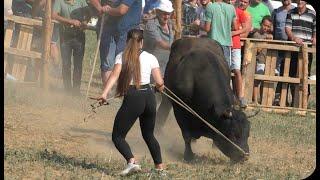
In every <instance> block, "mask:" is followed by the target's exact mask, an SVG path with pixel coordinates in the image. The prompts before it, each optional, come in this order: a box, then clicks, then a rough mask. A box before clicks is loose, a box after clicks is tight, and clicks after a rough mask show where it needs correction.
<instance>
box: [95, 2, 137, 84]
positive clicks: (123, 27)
mask: <svg viewBox="0 0 320 180" xmlns="http://www.w3.org/2000/svg"><path fill="white" fill-rule="evenodd" d="M90 2H91V4H92V5H93V6H94V7H95V8H96V9H97V10H98V13H99V14H100V15H101V14H103V13H106V14H107V15H106V17H107V18H106V20H105V22H104V27H103V32H102V36H101V44H100V60H101V65H100V69H101V78H102V83H103V86H105V84H106V82H107V80H108V78H109V76H110V73H111V71H112V68H113V65H114V56H116V55H117V54H118V53H119V52H121V51H123V50H124V47H125V43H126V39H127V36H126V34H127V32H128V31H129V30H130V29H133V28H138V27H139V23H140V17H141V12H142V2H141V0H118V1H116V0H112V1H111V2H112V3H109V2H108V3H107V2H106V1H103V0H102V1H101V2H102V3H100V2H99V0H90ZM113 40H114V44H115V48H114V50H112V49H111V48H112V45H113V43H112V41H113ZM109 53H110V54H109ZM108 56H109V58H108Z"/></svg>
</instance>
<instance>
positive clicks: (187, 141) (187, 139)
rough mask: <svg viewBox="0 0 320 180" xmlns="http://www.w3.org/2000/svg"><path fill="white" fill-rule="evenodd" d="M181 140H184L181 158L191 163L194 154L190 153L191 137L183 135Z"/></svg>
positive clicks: (186, 134)
mask: <svg viewBox="0 0 320 180" xmlns="http://www.w3.org/2000/svg"><path fill="white" fill-rule="evenodd" d="M182 135H183V139H184V146H185V149H184V155H183V158H184V160H185V161H188V162H189V161H191V160H193V159H194V153H193V152H192V148H191V140H192V137H191V136H190V134H189V133H183V134H182Z"/></svg>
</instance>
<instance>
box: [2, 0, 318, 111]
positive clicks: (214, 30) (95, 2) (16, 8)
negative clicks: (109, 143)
mask: <svg viewBox="0 0 320 180" xmlns="http://www.w3.org/2000/svg"><path fill="white" fill-rule="evenodd" d="M7 1H9V2H7ZM7 1H5V12H4V14H5V15H9V14H14V15H18V16H24V17H33V18H34V17H44V6H45V0H12V2H10V0H7ZM281 2H282V6H280V7H278V8H274V7H273V5H272V3H271V1H270V0H213V1H210V0H184V1H183V2H182V26H183V29H182V38H185V37H206V38H211V39H213V40H216V41H217V42H219V43H220V44H221V46H222V49H223V53H224V56H225V59H226V60H227V62H228V64H229V67H230V70H231V71H232V72H233V73H234V78H233V89H234V92H235V95H236V96H237V97H238V98H239V100H240V104H241V106H242V107H246V104H247V103H246V101H245V99H244V92H243V91H244V89H243V88H242V77H241V67H242V64H244V63H242V61H245V60H243V57H242V54H243V51H242V50H241V43H240V38H246V37H249V38H255V39H275V40H289V41H295V42H296V43H297V45H301V44H302V43H305V42H307V43H312V44H315V43H316V36H315V34H316V13H315V11H313V10H311V9H309V8H307V2H306V1H301V0H296V1H295V3H296V6H297V7H295V6H294V5H293V4H292V1H291V0H281ZM11 3H12V6H8V5H7V4H11ZM87 7H89V8H90V10H91V12H93V13H91V14H85V11H78V12H76V11H77V9H83V8H87ZM79 12H80V13H79ZM81 13H82V14H81ZM103 14H105V22H104V23H103V24H104V25H103V28H102V34H101V39H100V40H101V43H100V49H99V50H100V62H101V63H100V69H101V80H102V83H103V85H105V83H106V81H107V79H108V77H109V76H110V73H111V71H112V68H113V65H114V60H115V57H116V55H117V54H119V53H120V52H122V51H123V50H124V47H125V44H126V38H127V37H126V36H127V32H128V31H129V30H131V29H133V28H143V29H144V33H143V35H144V47H143V49H144V50H146V51H147V52H150V53H151V54H153V55H155V56H156V57H157V59H158V61H159V64H160V68H161V72H162V74H164V70H165V67H166V64H167V62H168V59H169V53H170V46H171V44H172V43H173V41H174V22H173V20H172V17H173V15H174V8H173V5H172V2H171V1H170V0H144V1H141V0H101V1H100V0H54V1H52V18H53V19H54V20H56V21H58V22H59V24H55V27H54V32H53V36H52V44H51V58H52V59H53V62H55V63H53V64H55V66H58V60H57V59H58V57H59V52H58V45H57V42H58V40H59V41H60V50H61V57H62V77H63V84H64V87H65V89H66V91H68V92H71V93H72V94H77V95H80V85H81V76H82V64H83V63H82V62H83V56H84V51H85V33H84V29H86V23H87V21H86V22H84V21H83V17H84V16H92V15H95V16H97V17H98V18H99V20H98V23H97V25H96V29H97V37H98V35H99V29H100V25H101V19H102V18H101V17H102V15H103ZM81 16H82V17H81ZM141 24H143V26H142V25H141ZM5 26H6V24H5ZM15 29H16V30H15V34H16V36H17V33H18V29H19V27H18V26H17V27H16V28H15ZM98 38H99V37H98ZM266 56H267V50H266V49H258V50H257V57H256V58H257V64H256V73H258V74H263V73H264V69H265V61H266ZM284 56H285V52H284V51H279V53H278V58H277V65H276V69H275V74H276V75H283V68H284V67H283V66H284ZM72 57H73V63H71V62H72V61H71V59H72ZM297 59H298V54H297V53H294V52H293V53H292V56H291V64H290V73H289V75H290V76H291V77H294V76H296V74H297V72H296V71H297ZM311 63H312V54H309V73H310V67H311ZM72 64H73V66H74V68H73V69H74V70H73V74H72V76H71V69H72V68H71V65H72ZM71 77H72V78H71ZM262 84H263V82H260V81H256V82H255V83H254V91H253V101H254V102H259V98H258V97H259V86H261V85H262ZM290 89H291V91H292V92H293V90H294V86H293V85H292V86H290ZM309 89H310V88H309ZM280 92H281V83H278V84H277V88H276V96H275V101H274V103H275V104H276V105H277V104H279V98H280ZM309 93H310V90H309ZM162 99H163V103H164V104H165V103H167V102H165V101H166V100H164V99H166V98H162ZM163 113H165V112H163Z"/></svg>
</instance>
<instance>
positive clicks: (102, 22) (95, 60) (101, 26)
mask: <svg viewBox="0 0 320 180" xmlns="http://www.w3.org/2000/svg"><path fill="white" fill-rule="evenodd" d="M104 16H105V14H102V18H101V25H100V31H99V39H98V42H97V48H96V53H95V55H94V61H93V65H92V70H91V75H90V80H89V83H88V88H87V93H86V99H87V98H88V94H89V90H90V84H91V81H92V77H93V73H94V68H95V66H96V62H97V57H98V52H99V47H100V42H101V35H102V30H103V25H104Z"/></svg>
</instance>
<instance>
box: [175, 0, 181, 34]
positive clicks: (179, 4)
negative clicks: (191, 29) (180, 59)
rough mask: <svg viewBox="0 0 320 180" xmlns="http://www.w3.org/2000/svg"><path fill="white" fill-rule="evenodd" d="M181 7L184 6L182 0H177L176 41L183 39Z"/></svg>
mask: <svg viewBox="0 0 320 180" xmlns="http://www.w3.org/2000/svg"><path fill="white" fill-rule="evenodd" d="M181 6H182V0H175V1H174V9H175V11H176V22H175V27H176V28H175V34H174V40H177V39H180V38H181V32H182V28H181V19H182V18H181V14H182V12H181V11H182V10H181Z"/></svg>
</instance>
